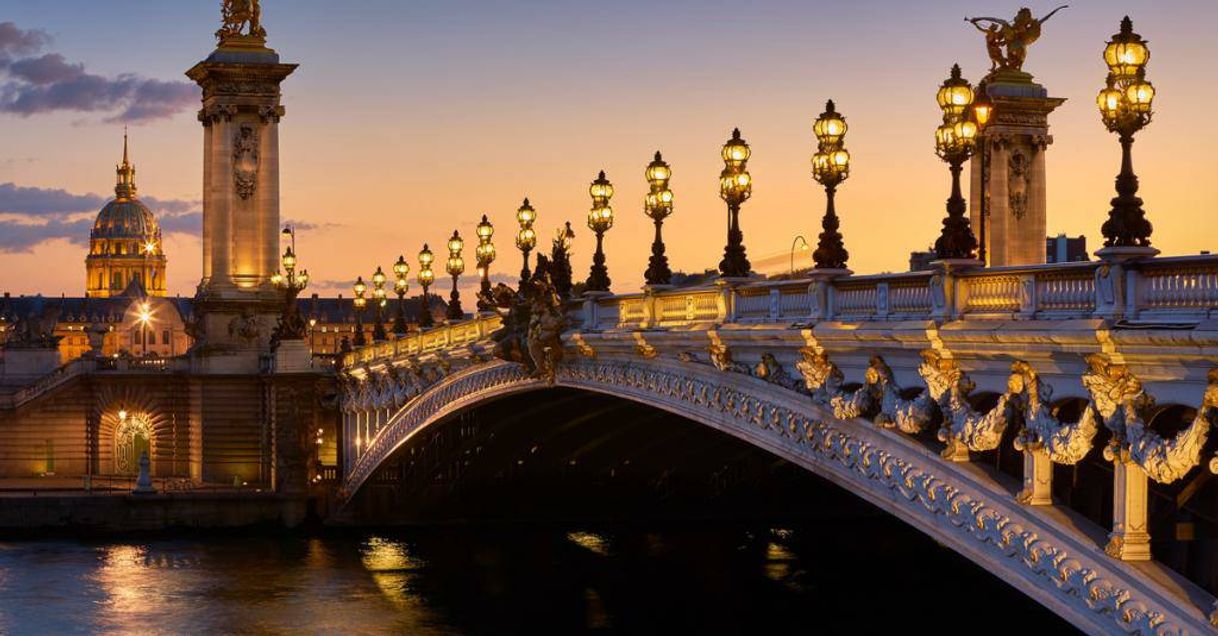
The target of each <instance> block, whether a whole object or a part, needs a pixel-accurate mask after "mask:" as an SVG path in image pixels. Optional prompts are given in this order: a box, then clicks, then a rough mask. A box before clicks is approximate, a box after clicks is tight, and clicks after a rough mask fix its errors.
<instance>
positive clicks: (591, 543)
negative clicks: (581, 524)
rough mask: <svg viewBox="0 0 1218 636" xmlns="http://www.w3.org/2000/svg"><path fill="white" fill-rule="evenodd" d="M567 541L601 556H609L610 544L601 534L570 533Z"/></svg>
mask: <svg viewBox="0 0 1218 636" xmlns="http://www.w3.org/2000/svg"><path fill="white" fill-rule="evenodd" d="M567 541H570V542H571V543H574V544H575V545H578V546H579V547H581V548H585V549H587V550H590V551H592V552H595V553H596V554H599V555H601V556H608V555H609V542H608V541H606V540H605V537H602V536H601V535H599V534H595V533H592V532H568V533H567Z"/></svg>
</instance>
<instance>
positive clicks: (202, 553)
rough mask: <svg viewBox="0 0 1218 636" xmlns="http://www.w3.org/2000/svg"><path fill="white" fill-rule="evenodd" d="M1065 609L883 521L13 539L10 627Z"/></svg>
mask: <svg viewBox="0 0 1218 636" xmlns="http://www.w3.org/2000/svg"><path fill="white" fill-rule="evenodd" d="M996 616H1001V617H1002V620H1003V624H1004V626H1005V627H1007V628H1020V629H1025V630H1034V629H1040V630H1042V631H1043V633H1058V632H1061V631H1063V630H1068V627H1067V626H1065V625H1064V624H1062V623H1061V622H1060V621H1059V620H1058V619H1056V618H1055V617H1054V616H1052V615H1051V614H1049V613H1048V612H1047V611H1045V610H1044V609H1042V608H1040V607H1039V606H1038V605H1036V604H1035V603H1034V602H1032V601H1030V600H1028V599H1026V598H1025V597H1023V596H1022V595H1020V594H1019V593H1017V592H1016V591H1014V590H1013V589H1011V588H1008V587H1007V586H1006V585H1005V584H1003V583H1002V582H1000V581H999V580H998V579H997V578H994V577H992V576H990V575H989V574H987V573H985V572H983V571H981V570H980V569H978V568H976V567H975V566H973V565H972V564H970V563H968V562H965V561H964V560H963V559H961V558H960V557H957V556H956V555H954V554H953V553H951V552H950V551H948V550H946V549H944V548H942V547H940V546H937V545H936V544H935V543H934V542H933V541H930V540H928V539H926V538H924V537H922V536H921V535H918V534H916V533H914V532H912V531H911V530H909V529H907V528H904V527H903V526H901V525H900V524H898V523H896V522H889V521H886V520H882V519H881V520H876V519H871V520H847V521H841V522H835V521H826V522H818V523H815V524H813V523H809V522H803V523H802V524H792V525H782V524H760V523H751V524H738V523H725V522H704V523H693V522H687V523H681V524H667V525H654V526H646V527H635V526H622V527H602V528H587V527H570V528H567V527H555V526H480V527H476V528H470V527H439V528H431V529H415V530H395V531H392V532H389V531H386V532H371V533H353V532H346V533H338V532H325V533H320V534H305V533H301V534H289V535H275V534H248V535H191V536H188V537H184V538H183V537H174V538H168V537H145V538H138V539H132V540H99V541H87V540H80V539H74V540H62V539H59V540H40V541H9V542H0V633H3V634H69V633H111V634H200V633H225V634H297V633H306V634H504V633H523V632H528V633H534V634H541V633H559V634H572V633H627V634H633V633H652V632H667V633H693V632H701V633H743V634H774V633H797V632H798V633H803V634H816V633H824V634H837V633H844V632H849V633H856V634H857V633H878V632H883V631H887V630H892V629H899V630H900V631H902V632H904V633H922V632H923V631H927V632H932V631H933V632H936V633H955V632H957V631H960V632H963V631H967V630H968V629H969V626H970V625H974V626H975V625H977V624H978V623H977V621H985V622H992V621H993V620H994V617H996Z"/></svg>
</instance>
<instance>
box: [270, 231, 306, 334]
mask: <svg viewBox="0 0 1218 636" xmlns="http://www.w3.org/2000/svg"><path fill="white" fill-rule="evenodd" d="M284 233H285V234H291V235H292V245H289V246H288V248H287V249H286V250H284V252H283V257H282V258H281V259H280V263H281V264H282V265H283V271H284V273H283V274H279V273H278V272H276V273H275V274H274V275H273V276H271V282H272V283H273V284H274V285H275V286H276V287H278V288H279V289H280V290H281V291H282V292H283V296H284V305H283V312H282V313H281V314H280V315H279V326H278V327H277V328H276V330H275V339H276V340H277V341H279V342H282V341H284V340H302V339H304V337H305V322H304V319H303V318H301V316H300V305H299V303H297V302H296V298H297V297H298V296H300V292H302V291H304V288H305V287H308V286H309V270H307V269H305V270H300V271H299V272H298V271H296V267H297V259H296V248H295V243H296V234H295V232H292V231H291V230H289V229H286V228H285V229H284Z"/></svg>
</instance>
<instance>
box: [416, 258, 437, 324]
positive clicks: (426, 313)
mask: <svg viewBox="0 0 1218 636" xmlns="http://www.w3.org/2000/svg"><path fill="white" fill-rule="evenodd" d="M435 259H436V257H435V256H434V255H432V253H431V249H430V248H428V247H427V244H426V243H424V244H423V251H421V252H419V286H421V287H422V288H423V308H422V309H421V310H420V311H419V327H430V326H432V325H434V324H436V321H435V318H433V317H432V315H431V297H430V296H428V295H427V289H428V288H430V287H431V284H432V283H434V282H436V273H435V272H434V271H432V269H431V264H432V263H433V262H435Z"/></svg>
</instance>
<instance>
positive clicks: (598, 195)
mask: <svg viewBox="0 0 1218 636" xmlns="http://www.w3.org/2000/svg"><path fill="white" fill-rule="evenodd" d="M588 194H590V195H592V209H591V210H589V211H588V229H590V230H592V231H593V232H595V233H596V253H595V254H593V255H592V270H591V271H590V272H588V282H587V284H586V288H587V290H588V291H590V292H608V291H609V269H608V268H607V267H605V250H604V239H605V232H607V231H608V230H609V228H611V227H613V208H611V207H609V199H611V198H613V184H612V183H609V180H608V179H606V178H605V171H604V170H601V172H600V174H599V175H597V177H596V179H595V180H594V181H592V185H590V186H588Z"/></svg>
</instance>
